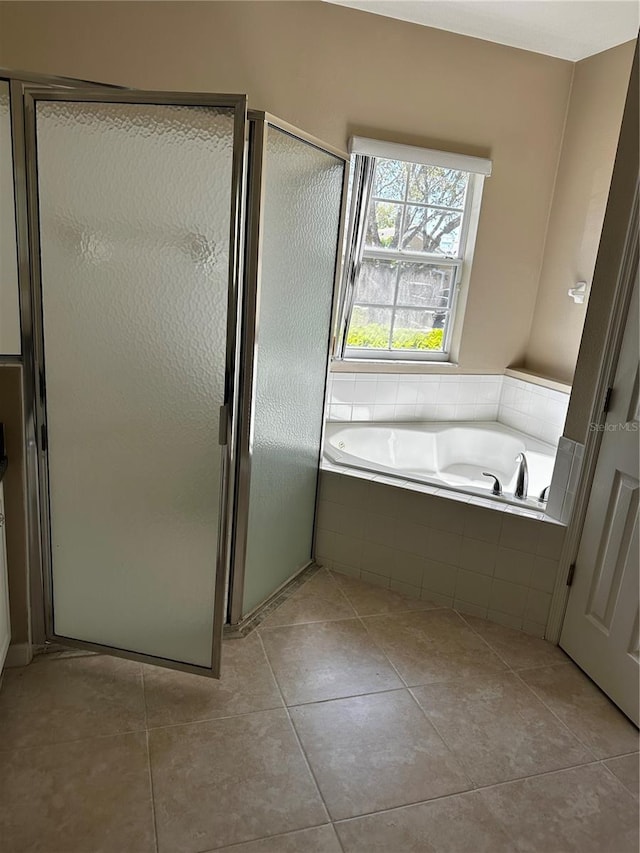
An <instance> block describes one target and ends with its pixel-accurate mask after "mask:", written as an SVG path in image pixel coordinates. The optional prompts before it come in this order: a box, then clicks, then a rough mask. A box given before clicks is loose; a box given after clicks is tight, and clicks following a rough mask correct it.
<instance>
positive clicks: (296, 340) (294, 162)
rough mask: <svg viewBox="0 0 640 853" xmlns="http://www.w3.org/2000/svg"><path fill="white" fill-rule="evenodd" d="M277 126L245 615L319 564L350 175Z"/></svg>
mask: <svg viewBox="0 0 640 853" xmlns="http://www.w3.org/2000/svg"><path fill="white" fill-rule="evenodd" d="M251 116H252V114H251V113H250V117H251ZM275 122H276V120H275V119H273V120H272V119H269V118H268V117H265V118H264V119H262V120H255V119H254V121H252V159H251V163H252V173H253V180H254V186H253V187H252V193H253V199H254V203H258V201H257V198H256V197H259V205H260V210H259V214H257V213H256V212H255V206H254V219H256V218H257V219H258V220H259V221H258V222H254V226H255V227H254V228H253V229H252V230H253V239H254V244H255V245H254V248H253V251H254V252H255V253H256V261H255V263H254V272H255V280H254V281H251V280H249V281H248V283H247V289H248V291H250V293H249V295H248V298H250V296H251V291H253V290H254V289H255V292H254V297H255V314H256V319H255V327H254V328H255V348H254V353H253V377H252V381H253V395H252V406H251V411H250V413H248V412H247V411H246V410H245V416H246V417H249V418H250V434H249V435H248V436H247V439H248V447H247V448H245V451H246V452H248V456H249V466H248V467H249V468H250V470H249V471H248V472H247V473H248V475H249V476H248V477H247V482H245V483H242V482H241V484H240V490H239V493H240V498H239V500H240V503H244V502H245V501H246V502H248V518H247V528H246V540H245V550H244V560H243V561H242V552H241V549H240V547H239V548H238V550H239V553H238V555H237V559H236V569H235V572H236V576H235V579H236V580H237V577H238V575H239V574H241V573H242V571H244V576H243V579H244V589H243V595H242V615H246V614H247V613H249V612H250V611H251V610H253V609H254V608H255V607H256V606H257V605H258V604H260V603H261V602H262V601H264V600H265V599H266V598H268V597H269V596H270V595H271V594H272V593H273V592H275V591H276V590H277V588H278V587H279V586H281V585H282V584H283V583H284V582H285V581H287V580H288V579H289V578H290V577H291V576H292V575H294V574H295V572H296V571H298V570H299V569H301V568H303V567H304V566H305V565H306V564H307V563H309V562H310V561H311V556H312V555H311V550H312V542H313V523H314V513H315V500H316V486H317V477H318V463H319V455H320V441H321V436H322V415H323V405H324V389H325V378H326V370H327V358H328V346H329V335H330V326H331V313H332V303H333V289H334V279H335V268H336V256H337V250H338V233H339V225H340V209H341V200H342V187H343V179H344V171H345V162H344V160H343V159H342V158H341V157H339V156H337V155H335V154H333V153H331V152H329V151H327V150H325V149H323V148H322V147H321V143H318V144H313V143H311V142H310V141H308V138H300V137H299V136H298V135H297V132H296V131H295V129H294V128H291V129H289V130H284V129H282V127H284V125H282V124H281V123H279V122H277V125H279V126H277V125H276V124H275ZM258 172H260V173H261V174H260V180H259V184H260V185H259V186H256V185H255V181H256V174H257V173H258ZM258 232H259V233H258ZM249 272H250V274H251V268H250V270H249ZM248 358H251V357H250V356H248ZM245 426H246V423H245ZM241 464H242V463H241ZM241 470H242V469H241ZM239 527H240V525H239ZM239 561H240V562H239ZM242 563H243V565H242ZM237 597H239V596H236V595H234V598H237ZM235 604H236V607H235V608H232V620H233V617H234V616H235V617H236V618H237V617H238V616H239V615H240V614H239V613H238V610H239V607H238V602H237V601H236V602H235ZM234 609H235V613H233V610H234Z"/></svg>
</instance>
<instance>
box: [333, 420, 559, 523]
mask: <svg viewBox="0 0 640 853" xmlns="http://www.w3.org/2000/svg"><path fill="white" fill-rule="evenodd" d="M519 453H525V454H526V457H527V464H528V467H529V489H528V500H527V503H528V504H529V505H532V506H535V507H536V508H537V509H540V504H539V503H538V496H539V494H540V492H541V491H542V490H543V489H544V488H545V486H548V485H549V484H550V483H551V474H552V472H553V466H554V463H555V458H556V448H555V447H554V446H553V445H552V444H547V443H546V442H543V441H539V440H538V439H536V438H531V436H528V435H526V434H525V433H521V432H518V431H517V430H515V429H511V427H508V426H505V425H504V424H501V423H497V422H495V421H487V422H485V421H469V422H461V421H452V422H430V423H407V424H404V423H375V422H366V423H352V422H349V423H328V424H327V428H326V433H325V441H324V455H325V456H326V458H327V459H329V461H330V462H333V463H334V464H337V465H347V466H350V467H353V468H362V469H364V470H366V471H375V472H377V473H380V474H387V475H392V476H394V477H398V478H399V479H402V480H414V481H417V482H424V483H429V484H431V485H434V486H437V487H440V488H449V489H456V490H458V491H463V492H470V493H472V494H476V495H481V496H482V497H491V496H492V495H491V489H492V487H493V480H491V479H490V478H489V477H484V476H483V472H484V471H490V472H491V473H492V474H495V475H496V476H497V477H498V478H499V480H500V482H501V484H502V491H503V497H504V500H506V501H509V502H510V503H515V504H518V505H520V506H521V505H522V503H523V501H519V500H516V499H515V498H514V495H513V492H514V489H515V486H516V474H517V470H518V463H517V462H516V456H517V455H518V454H519Z"/></svg>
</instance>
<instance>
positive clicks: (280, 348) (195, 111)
mask: <svg viewBox="0 0 640 853" xmlns="http://www.w3.org/2000/svg"><path fill="white" fill-rule="evenodd" d="M0 76H2V77H3V78H4V79H3V80H0V85H1V86H2V87H3V91H5V92H9V91H10V102H11V128H12V145H11V147H10V148H5V152H4V154H1V156H3V157H4V158H5V160H6V158H7V156H12V158H13V162H12V169H10V171H12V174H13V183H14V187H13V190H14V196H15V222H16V244H15V245H16V248H15V257H16V269H17V271H18V275H17V278H18V279H19V289H20V302H21V309H20V314H21V351H20V353H13V354H9V353H7V354H6V355H7V357H9V356H10V355H13V357H14V358H15V357H17V358H19V359H21V360H22V361H23V363H24V377H25V386H26V387H25V400H26V408H27V413H26V414H27V420H26V422H27V435H26V446H27V459H28V471H27V475H28V500H29V502H30V504H29V506H30V513H29V519H30V546H31V547H30V571H31V578H32V613H33V626H32V630H33V634H34V640H35V642H40V643H42V642H45V641H52V642H57V643H61V644H64V645H68V646H79V647H82V648H88V649H93V650H97V651H103V652H107V653H112V654H120V655H124V656H128V657H132V658H135V659H139V660H144V661H147V662H150V663H156V664H158V665H166V666H171V667H176V668H180V669H185V670H189V671H192V672H197V673H202V674H210V675H214V676H218V675H219V674H220V650H221V640H222V631H223V626H224V624H225V622H226V623H230V624H232V625H235V626H242V624H243V622H245V621H246V620H247V619H248V618H250V617H251V615H252V614H253V613H254V612H255V611H256V608H259V607H260V606H261V605H262V604H263V603H264V602H265V601H267V600H269V599H270V598H271V597H272V596H273V595H274V593H276V592H277V591H278V590H279V589H280V588H281V587H282V586H283V585H284V584H286V583H287V581H289V580H290V579H291V578H292V577H294V576H295V575H296V574H297V573H298V572H299V571H300V570H302V569H303V568H305V567H306V566H307V565H309V564H310V563H311V562H312V560H313V527H314V513H315V504H316V488H317V477H318V466H319V455H320V446H321V438H322V420H323V419H322V415H323V405H324V393H325V378H326V371H327V360H328V349H329V343H330V329H331V328H332V313H333V304H334V291H335V282H336V280H337V266H338V255H339V243H340V239H339V235H340V226H341V221H342V210H343V197H344V188H345V185H346V174H345V173H346V168H347V166H346V163H347V161H346V156H345V155H343V154H342V153H341V152H339V151H335V150H333V149H332V148H330V147H329V146H327V145H324V144H323V143H321V142H319V141H318V140H316V139H313V138H312V137H310V136H308V135H307V134H305V133H303V132H302V131H300V130H298V129H296V128H294V127H292V126H290V125H288V124H286V123H284V122H281V121H279V120H278V119H276V118H274V117H272V116H270V115H268V114H266V113H261V112H255V111H248V110H247V99H246V97H245V96H244V95H213V94H206V95H205V94H194V95H186V94H182V93H175V92H162V93H161V92H140V91H134V90H130V89H116V88H111V87H103V86H97V85H95V84H85V83H82V82H81V81H70V80H56V81H52V80H37V79H33V78H29V76H27V75H13V76H12V75H11V74H9V73H6V74H4V75H0ZM3 230H4V229H3Z"/></svg>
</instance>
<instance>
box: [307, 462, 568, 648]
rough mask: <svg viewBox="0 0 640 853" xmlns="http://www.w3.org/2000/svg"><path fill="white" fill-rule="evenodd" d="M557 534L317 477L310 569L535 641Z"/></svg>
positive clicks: (504, 515)
mask: <svg viewBox="0 0 640 853" xmlns="http://www.w3.org/2000/svg"><path fill="white" fill-rule="evenodd" d="M565 531H566V528H565V527H564V526H562V525H560V524H556V523H554V522H552V521H549V520H543V514H542V513H533V512H531V513H529V512H527V511H526V510H518V509H516V508H515V507H511V506H507V505H505V504H502V503H499V502H496V501H490V500H483V499H481V498H469V496H467V495H462V494H459V493H455V492H447V491H443V490H437V489H435V488H431V487H429V486H421V485H417V484H412V483H407V482H401V481H397V480H391V479H389V478H385V477H375V478H374V477H373V475H368V474H366V473H364V472H354V473H352V474H346V473H339V472H337V471H330V470H323V471H322V472H321V476H320V492H319V507H318V516H317V538H316V561H317V562H318V563H319V564H320V565H322V566H325V567H327V568H331V569H333V570H334V571H337V572H340V573H343V574H347V575H351V576H353V577H357V578H360V579H362V580H366V581H369V582H370V583H375V584H378V585H379V586H382V587H387V588H389V589H392V590H397V591H399V592H402V593H404V594H405V595H408V596H411V597H412V598H416V599H423V600H424V599H427V600H430V601H435V602H437V603H438V604H441V605H443V606H446V607H454V608H456V609H457V610H459V611H461V612H463V613H469V614H471V615H474V616H481V617H483V618H485V619H489V620H490V621H492V622H498V623H500V624H503V625H506V626H509V627H511V628H519V629H522V630H524V631H527V632H528V633H531V634H534V635H536V636H539V637H542V636H544V633H545V629H546V624H547V619H548V615H549V607H550V604H551V595H552V592H553V588H554V585H555V581H556V575H557V572H558V560H559V557H560V551H561V549H562V544H563V540H564V535H565Z"/></svg>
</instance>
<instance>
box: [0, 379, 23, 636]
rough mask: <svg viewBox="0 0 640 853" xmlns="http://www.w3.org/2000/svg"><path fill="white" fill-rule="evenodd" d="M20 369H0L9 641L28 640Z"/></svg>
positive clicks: (0, 416)
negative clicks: (5, 451)
mask: <svg viewBox="0 0 640 853" xmlns="http://www.w3.org/2000/svg"><path fill="white" fill-rule="evenodd" d="M21 373H22V368H21V367H19V366H18V365H11V366H8V365H4V366H0V423H4V425H5V438H6V443H7V457H8V458H9V467H8V468H7V473H6V474H5V476H4V480H3V485H4V498H5V510H6V516H7V524H6V534H7V563H8V567H9V601H10V604H11V642H12V643H26V642H28V640H29V592H28V580H27V577H28V575H27V531H26V521H25V519H26V509H25V493H26V483H25V462H24V440H23V435H24V427H23V421H22V376H21Z"/></svg>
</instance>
